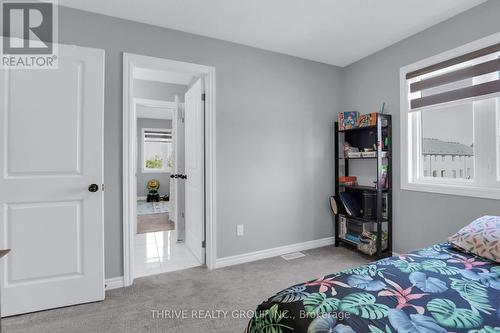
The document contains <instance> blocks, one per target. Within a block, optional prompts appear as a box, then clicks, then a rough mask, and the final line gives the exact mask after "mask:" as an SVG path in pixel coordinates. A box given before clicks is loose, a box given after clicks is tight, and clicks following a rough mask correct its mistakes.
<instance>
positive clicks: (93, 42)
mask: <svg viewBox="0 0 500 333" xmlns="http://www.w3.org/2000/svg"><path fill="white" fill-rule="evenodd" d="M59 42H60V43H64V44H76V45H80V46H88V47H94V48H101V49H104V50H105V51H106V72H105V74H106V78H105V96H106V97H105V115H104V126H105V134H104V149H105V160H104V163H105V170H104V174H105V181H106V192H105V202H106V209H105V260H106V277H107V278H111V277H116V276H121V275H122V274H123V267H122V266H123V258H122V255H123V251H122V249H123V244H122V66H123V62H122V54H123V52H131V53H137V54H144V55H149V56H155V57H163V58H168V59H173V60H179V61H186V62H192V63H197V64H202V65H209V66H215V67H216V69H217V115H216V122H217V128H216V141H217V156H216V159H217V170H216V173H217V217H216V220H217V246H218V247H217V256H218V257H219V258H220V257H226V256H231V255H237V254H242V253H246V252H251V251H256V250H262V249H267V248H272V247H276V246H282V245H287V244H293V243H298V242H304V241H309V240H314V239H319V238H324V237H329V236H332V235H333V226H332V216H331V213H330V210H329V205H328V197H329V196H330V195H331V194H332V192H333V185H332V184H333V177H332V169H333V149H332V144H331V143H332V135H333V132H332V126H331V124H332V122H333V121H334V118H335V116H336V114H337V112H339V111H340V109H339V107H340V106H341V101H340V98H341V79H342V71H341V69H339V68H337V67H334V66H328V65H324V64H320V63H316V62H312V61H307V60H303V59H299V58H295V57H291V56H286V55H282V54H278V53H273V52H269V51H264V50H260V49H256V48H251V47H246V46H241V45H237V44H234V43H229V42H224V41H220V40H215V39H210V38H205V37H200V36H195V35H192V34H187V33H183V32H178V31H173V30H168V29H163V28H159V27H154V26H149V25H145V24H140V23H134V22H130V21H126V20H121V19H116V18H112V17H108V16H102V15H98V14H93V13H88V12H83V11H78V10H74V9H70V8H65V7H62V8H60V11H59ZM238 223H242V224H244V225H245V236H243V237H237V236H236V224H238Z"/></svg>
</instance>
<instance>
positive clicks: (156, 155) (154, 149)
mask: <svg viewBox="0 0 500 333" xmlns="http://www.w3.org/2000/svg"><path fill="white" fill-rule="evenodd" d="M142 139H143V140H142V171H143V172H157V173H164V172H170V171H171V169H172V165H173V159H172V130H170V129H147V128H144V129H143V130H142Z"/></svg>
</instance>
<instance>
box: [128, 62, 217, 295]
mask: <svg viewBox="0 0 500 333" xmlns="http://www.w3.org/2000/svg"><path fill="white" fill-rule="evenodd" d="M137 68H146V69H156V70H164V71H174V72H182V73H190V74H193V75H194V76H195V75H197V76H203V77H204V79H205V226H206V227H205V241H206V260H205V263H206V266H207V267H208V269H214V268H216V253H217V247H216V220H215V217H216V188H215V184H216V180H215V177H216V173H215V168H216V161H215V156H216V154H215V147H216V146H215V112H216V106H215V105H216V104H215V68H214V67H211V66H204V65H197V64H192V63H186V62H180V61H174V60H169V59H163V58H155V57H149V56H143V55H137V54H131V53H124V54H123V285H124V286H125V287H127V286H130V285H132V283H133V281H134V275H133V263H134V235H135V222H136V202H135V201H136V200H137V190H136V184H135V165H136V163H137V161H136V142H135V135H134V134H135V132H136V114H135V105H136V104H146V103H144V102H146V101H145V100H138V99H134V97H133V80H134V75H133V73H134V69H137ZM141 102H142V103H141ZM164 103H165V104H163V103H162V102H158V101H152V100H149V103H147V104H149V105H151V104H152V105H154V106H158V107H169V106H171V104H174V103H171V102H164ZM162 104H163V105H162Z"/></svg>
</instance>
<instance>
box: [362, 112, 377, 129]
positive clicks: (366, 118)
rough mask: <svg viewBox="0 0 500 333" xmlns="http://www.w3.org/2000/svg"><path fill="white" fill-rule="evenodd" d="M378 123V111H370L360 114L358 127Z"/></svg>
mask: <svg viewBox="0 0 500 333" xmlns="http://www.w3.org/2000/svg"><path fill="white" fill-rule="evenodd" d="M375 125H377V113H376V112H373V113H368V114H363V115H361V116H359V120H358V127H367V126H375Z"/></svg>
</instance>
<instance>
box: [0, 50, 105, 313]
mask: <svg viewBox="0 0 500 333" xmlns="http://www.w3.org/2000/svg"><path fill="white" fill-rule="evenodd" d="M0 101H3V105H4V107H3V108H2V109H0V128H1V129H3V130H2V132H3V133H2V134H0V159H1V163H0V188H1V191H0V248H11V249H12V252H11V253H10V254H9V255H8V256H7V257H6V258H4V259H3V260H2V261H0V286H1V289H2V290H1V292H2V304H1V305H2V307H1V310H2V316H9V315H15V314H20V313H25V312H32V311H39V310H44V309H50V308H55V307H61V306H66V305H72V304H78V303H85V302H91V301H98V300H102V299H104V246H103V192H102V191H100V190H99V191H97V192H89V191H88V187H89V185H90V184H98V185H99V187H101V184H102V183H103V173H102V170H103V164H102V163H103V111H104V52H103V51H102V50H96V49H89V48H82V47H76V46H66V45H60V46H59V68H58V69H56V70H2V71H0Z"/></svg>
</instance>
